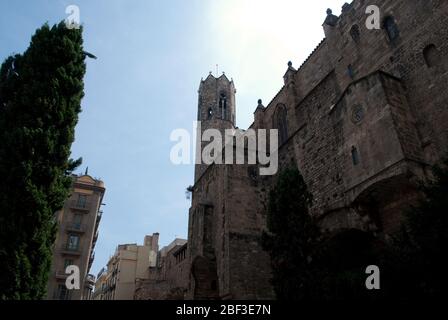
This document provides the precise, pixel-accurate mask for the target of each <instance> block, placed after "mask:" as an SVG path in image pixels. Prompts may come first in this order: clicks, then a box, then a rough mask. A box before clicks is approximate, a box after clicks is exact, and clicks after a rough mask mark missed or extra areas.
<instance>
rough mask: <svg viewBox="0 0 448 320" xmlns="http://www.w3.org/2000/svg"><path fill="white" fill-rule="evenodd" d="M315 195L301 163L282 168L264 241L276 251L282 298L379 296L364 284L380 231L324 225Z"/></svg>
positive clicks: (277, 289)
mask: <svg viewBox="0 0 448 320" xmlns="http://www.w3.org/2000/svg"><path fill="white" fill-rule="evenodd" d="M311 204H312V195H311V194H310V193H309V191H308V190H307V186H306V184H305V182H304V180H303V177H302V176H301V174H300V172H299V171H298V170H297V169H295V168H294V169H287V170H285V171H282V172H281V173H280V174H279V177H278V181H277V184H276V185H275V187H274V188H273V189H272V191H271V192H270V194H269V205H268V217H267V228H268V232H267V233H264V234H263V246H264V248H265V250H267V251H268V252H269V254H270V256H271V263H272V269H273V279H272V283H273V285H274V290H275V292H276V295H277V298H278V299H279V300H328V301H335V300H352V299H371V298H375V294H374V293H373V292H368V291H367V290H366V287H365V279H366V277H367V275H366V274H365V270H366V267H367V266H369V265H372V264H376V262H378V261H379V258H380V257H379V256H378V255H377V253H376V252H375V250H374V247H375V241H377V240H376V239H375V237H374V236H373V235H372V234H369V233H366V232H362V231H359V230H346V231H344V232H340V233H338V234H336V235H326V234H322V233H321V232H320V231H319V227H318V224H317V222H316V221H315V219H313V218H312V216H311V215H310V214H309V206H310V205H311Z"/></svg>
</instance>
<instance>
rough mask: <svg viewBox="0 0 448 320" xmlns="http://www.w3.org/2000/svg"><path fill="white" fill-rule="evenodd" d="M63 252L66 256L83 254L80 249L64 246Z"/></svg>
mask: <svg viewBox="0 0 448 320" xmlns="http://www.w3.org/2000/svg"><path fill="white" fill-rule="evenodd" d="M61 251H62V253H64V254H72V255H80V254H81V248H80V247H79V246H78V247H73V246H69V245H66V244H64V245H62V247H61Z"/></svg>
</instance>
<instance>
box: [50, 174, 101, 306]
mask: <svg viewBox="0 0 448 320" xmlns="http://www.w3.org/2000/svg"><path fill="white" fill-rule="evenodd" d="M105 191H106V189H105V187H104V183H103V181H101V180H97V179H94V178H92V177H91V176H89V175H87V174H85V175H81V176H73V185H72V192H71V195H70V197H69V198H68V199H67V201H66V202H65V204H64V207H63V209H62V210H60V211H59V212H57V213H56V214H55V218H56V219H57V224H58V232H57V236H56V241H55V243H54V247H53V262H52V267H51V273H50V276H49V280H48V288H47V299H49V300H83V299H84V300H89V299H91V294H92V290H93V288H94V285H95V277H94V276H93V275H91V274H89V271H90V268H91V266H92V263H93V260H94V258H95V251H94V249H95V245H96V242H97V240H98V235H99V231H98V227H99V224H100V221H101V217H102V211H101V205H102V201H103V197H104V194H105ZM71 265H74V266H77V267H78V268H79V271H80V273H79V275H80V288H79V290H76V289H73V290H68V288H67V286H66V283H65V282H66V279H67V277H68V276H69V274H66V269H67V267H68V266H71Z"/></svg>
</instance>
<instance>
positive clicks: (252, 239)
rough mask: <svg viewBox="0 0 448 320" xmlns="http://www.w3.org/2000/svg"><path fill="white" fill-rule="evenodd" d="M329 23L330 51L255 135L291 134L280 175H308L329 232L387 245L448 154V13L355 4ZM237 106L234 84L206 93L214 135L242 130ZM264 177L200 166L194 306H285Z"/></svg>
mask: <svg viewBox="0 0 448 320" xmlns="http://www.w3.org/2000/svg"><path fill="white" fill-rule="evenodd" d="M368 5H377V6H378V7H379V8H380V10H381V25H382V26H383V27H382V29H381V30H368V29H367V28H366V27H365V21H366V18H367V15H366V13H365V11H366V7H367V6H368ZM327 14H328V16H327V18H326V19H325V22H324V25H323V27H324V31H325V39H324V40H323V41H322V42H321V43H320V44H319V45H318V46H317V48H316V49H315V50H314V52H313V53H312V54H311V55H310V57H309V58H308V59H307V61H306V62H305V63H304V64H303V65H302V66H300V68H299V69H298V70H296V69H294V68H293V66H292V64H289V65H288V69H287V71H286V73H285V76H284V86H283V87H282V88H281V90H280V91H279V92H278V94H277V95H276V96H275V97H274V98H273V100H272V101H271V102H270V103H269V104H268V105H267V106H266V107H264V106H263V105H262V103H261V101H260V103H259V106H258V107H257V108H256V110H255V114H254V117H255V120H254V123H253V124H252V126H251V128H253V129H261V128H262V129H273V128H274V129H279V131H280V132H281V134H280V142H281V145H280V149H279V162H280V170H281V168H285V167H287V166H290V165H296V166H297V167H298V168H299V169H300V171H301V172H302V174H303V176H304V179H305V181H306V183H307V185H308V187H309V189H310V191H311V192H312V193H313V196H314V200H315V201H314V205H313V207H312V214H313V215H315V216H316V217H317V218H319V221H320V224H321V227H322V229H323V230H324V231H327V232H330V233H340V232H345V231H347V230H351V229H358V230H362V231H374V232H376V233H379V234H383V235H386V234H388V233H390V232H392V231H394V230H395V229H396V228H397V226H398V225H399V222H400V218H401V212H402V210H403V209H404V208H406V207H407V206H409V204H410V203H412V202H413V201H415V199H417V198H418V196H419V195H418V193H417V191H416V188H415V183H416V180H417V179H421V178H425V177H427V175H428V174H429V173H428V168H429V166H430V165H432V164H434V163H435V162H436V161H438V160H439V159H440V158H441V157H442V156H444V155H446V153H447V152H448V143H447V142H448V106H447V102H448V90H447V89H448V88H447V83H448V59H447V53H448V42H447V39H448V1H444V0H426V1H418V0H412V1H409V0H384V1H379V0H355V1H353V2H352V3H351V4H346V5H344V7H343V11H342V14H341V16H339V17H336V16H334V15H333V14H332V13H331V11H328V13H327ZM298 36H299V32H298ZM234 95H235V88H234V84H233V81H229V80H228V79H227V77H226V76H225V75H223V76H221V77H219V78H215V77H213V76H212V75H209V77H207V79H205V80H203V81H201V86H200V89H199V109H198V120H201V121H202V122H203V129H205V128H217V129H219V130H224V129H227V128H233V127H234V124H235V96H234ZM224 100H225V101H226V103H224V102H223V101H224ZM223 110H224V111H223ZM256 172H258V171H257V170H254V169H253V166H250V165H211V166H205V165H200V166H197V168H196V176H195V185H194V191H193V200H192V206H191V209H190V213H189V234H188V259H189V264H190V275H189V287H188V288H187V290H188V293H187V298H196V299H208V298H211V299H231V298H233V299H266V298H273V297H274V294H273V291H272V288H271V285H270V283H269V279H270V277H271V275H270V267H269V265H270V264H269V257H268V255H267V254H266V253H265V252H264V251H263V250H262V248H261V243H260V238H261V233H262V230H263V229H264V228H265V215H266V208H265V206H266V195H267V191H268V190H269V188H270V186H271V185H272V183H273V181H274V180H275V177H260V176H258V175H257V174H256Z"/></svg>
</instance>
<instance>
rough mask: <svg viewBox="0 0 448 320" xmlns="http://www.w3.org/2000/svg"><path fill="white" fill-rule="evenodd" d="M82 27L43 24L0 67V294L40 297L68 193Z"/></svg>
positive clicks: (80, 89) (73, 165) (81, 64)
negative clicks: (57, 214)
mask: <svg viewBox="0 0 448 320" xmlns="http://www.w3.org/2000/svg"><path fill="white" fill-rule="evenodd" d="M82 44H83V40H82V29H67V28H66V26H65V24H64V23H60V24H58V25H55V26H53V27H50V26H48V24H45V25H44V26H42V27H41V28H40V29H38V30H37V31H36V33H35V34H34V36H33V37H32V40H31V44H30V46H29V48H28V49H27V50H26V51H25V52H24V53H23V54H21V55H14V56H11V57H9V58H7V59H6V60H5V62H4V63H3V64H2V66H1V69H0V299H2V300H4V299H40V298H43V297H44V296H45V293H46V285H47V280H48V272H49V269H50V266H51V249H52V244H53V242H54V239H55V233H56V225H55V221H54V213H55V212H56V211H57V210H59V209H60V208H61V207H62V206H63V203H64V200H65V199H66V198H67V197H68V195H69V190H70V185H71V178H70V174H71V172H72V170H74V169H75V168H76V167H77V166H78V165H79V164H80V159H79V160H76V161H73V160H70V148H71V145H72V143H73V141H74V129H75V126H76V123H77V121H78V113H79V112H80V111H81V107H80V105H81V99H82V97H83V88H84V84H83V77H84V74H85V71H86V66H85V63H84V59H85V56H84V53H83V48H82Z"/></svg>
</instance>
